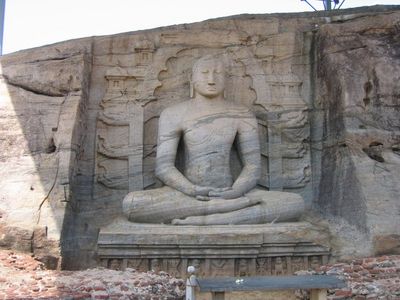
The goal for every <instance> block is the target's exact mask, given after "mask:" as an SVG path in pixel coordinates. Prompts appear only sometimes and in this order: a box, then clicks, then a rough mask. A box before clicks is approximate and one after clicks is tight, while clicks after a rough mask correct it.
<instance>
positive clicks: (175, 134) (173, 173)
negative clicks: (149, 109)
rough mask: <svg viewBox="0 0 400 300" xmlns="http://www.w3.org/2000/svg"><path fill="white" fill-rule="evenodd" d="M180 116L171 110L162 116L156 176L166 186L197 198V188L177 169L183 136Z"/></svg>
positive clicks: (165, 111) (159, 128)
mask: <svg viewBox="0 0 400 300" xmlns="http://www.w3.org/2000/svg"><path fill="white" fill-rule="evenodd" d="M180 115H182V114H180ZM180 115H179V114H178V113H177V112H175V111H174V110H171V109H166V110H164V111H163V112H162V113H161V115H160V120H159V126H158V143H157V159H156V175H157V177H158V178H159V179H160V180H161V181H162V182H164V184H166V185H168V186H170V187H172V188H174V189H176V190H178V191H181V192H182V193H185V194H187V195H190V196H196V186H195V185H194V184H193V183H191V182H190V181H189V180H188V179H187V178H186V177H185V176H183V174H182V173H181V172H179V171H178V169H177V168H176V167H175V158H176V153H177V150H178V144H179V139H180V138H181V135H182V128H181V125H180V123H181V122H180V121H179V120H180Z"/></svg>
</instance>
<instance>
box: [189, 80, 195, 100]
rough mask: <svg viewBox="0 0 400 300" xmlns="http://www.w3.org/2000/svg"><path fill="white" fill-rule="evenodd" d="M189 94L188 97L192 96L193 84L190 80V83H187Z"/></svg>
mask: <svg viewBox="0 0 400 300" xmlns="http://www.w3.org/2000/svg"><path fill="white" fill-rule="evenodd" d="M189 96H190V98H193V97H194V86H193V82H192V81H190V83H189Z"/></svg>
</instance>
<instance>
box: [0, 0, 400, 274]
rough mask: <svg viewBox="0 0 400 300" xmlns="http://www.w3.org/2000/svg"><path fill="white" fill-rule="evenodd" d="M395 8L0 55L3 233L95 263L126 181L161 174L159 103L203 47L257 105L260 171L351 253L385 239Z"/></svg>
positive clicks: (181, 29)
mask: <svg viewBox="0 0 400 300" xmlns="http://www.w3.org/2000/svg"><path fill="white" fill-rule="evenodd" d="M399 16H400V12H399V7H373V8H368V9H359V10H354V9H353V10H343V11H336V12H332V13H324V12H320V13H303V14H275V15H243V16H236V17H229V18H222V19H215V20H209V21H204V22H201V23H195V24H189V25H188V24H185V25H177V26H171V27H165V28H159V29H154V30H147V31H140V32H132V33H125V34H119V35H114V36H105V37H94V38H85V39H80V40H74V41H67V42H63V43H59V44H54V45H50V46H45V47H42V48H37V49H31V50H25V51H21V52H17V53H14V54H9V55H6V56H3V57H2V58H1V68H2V70H1V76H2V81H1V85H0V89H1V102H0V105H1V106H0V130H1V132H2V138H1V139H0V143H1V149H2V153H1V155H0V164H1V168H0V170H1V171H0V172H1V176H2V178H3V179H2V181H1V183H0V196H1V201H0V209H1V211H2V224H1V227H0V229H1V232H2V234H3V235H2V239H1V241H0V242H1V245H2V246H3V247H8V248H13V247H19V248H22V249H23V250H26V251H28V250H29V251H30V250H32V249H33V251H34V252H35V251H36V252H37V254H38V255H40V254H39V252H40V251H42V250H40V249H46V250H47V249H52V252H51V256H52V257H54V259H55V260H57V257H58V256H59V255H60V250H61V249H62V255H63V265H64V267H66V268H81V267H86V266H91V265H94V264H96V245H97V235H98V231H99V228H100V227H103V226H106V225H107V224H109V223H110V222H111V221H112V220H113V219H114V218H116V217H118V216H120V215H121V201H122V198H123V197H124V195H126V193H127V192H128V191H133V190H140V189H146V188H147V189H148V188H153V187H157V186H160V182H159V181H158V180H157V179H156V178H155V176H154V158H155V151H156V136H157V124H158V117H159V114H160V112H161V111H162V110H163V109H164V108H165V107H167V106H169V105H171V104H174V103H179V102H181V101H184V100H186V99H188V98H189V75H190V70H191V66H192V64H193V62H194V61H195V60H196V59H197V58H198V57H200V56H202V55H205V54H213V55H216V56H219V57H221V59H223V60H225V62H226V63H227V65H228V66H229V77H228V82H227V97H228V98H229V99H230V100H232V101H236V102H241V103H242V104H244V105H247V106H249V107H251V108H252V110H253V111H254V113H255V114H256V116H257V118H258V120H259V127H260V131H261V136H260V139H261V143H262V148H263V149H262V156H263V168H262V169H263V175H262V178H261V180H260V182H259V185H260V186H262V187H265V188H268V189H271V190H284V191H292V192H297V193H300V194H302V195H303V197H304V198H305V200H306V201H307V203H308V205H309V207H312V208H314V209H315V210H319V211H321V212H322V213H323V215H324V216H325V217H326V218H331V219H332V218H333V219H334V220H335V218H337V220H340V222H345V223H346V224H347V223H348V224H349V226H354V228H355V232H356V234H357V233H358V232H359V233H360V235H361V234H366V236H367V237H368V249H359V250H360V251H359V252H358V250H357V247H356V246H355V245H353V246H354V247H353V248H355V249H356V250H355V251H354V252H353V253H351V255H353V256H357V255H358V254H359V253H361V252H362V251H364V252H365V251H367V252H368V253H369V254H376V253H385V252H398V251H399V249H398V247H399V236H398V228H399V226H400V224H399V220H400V218H399V209H400V208H399V205H400V204H399V201H398V199H399V172H400V171H399V165H398V162H399V158H398V153H399V144H400V141H399V134H398V126H399V124H398V122H399V121H398V120H399V118H398V116H399V113H398V100H399V90H400V88H399V83H398V82H399V80H398V79H399V78H398V77H399V75H398V74H400V72H399V60H398V55H399V51H400V48H399V47H400V46H399V42H398V40H399V26H400V25H399V23H398V20H399ZM396 132H397V133H396ZM233 164H234V166H235V165H236V167H237V168H238V167H239V166H237V164H235V163H233ZM333 223H334V222H333ZM396 229H397V230H396ZM34 232H37V234H36V237H38V236H40V237H41V238H40V239H36V240H39V241H40V242H36V243H35V242H34V241H35V238H34V237H35V234H34ZM340 234H341V233H339V235H340ZM342 234H343V235H346V232H343V233H342ZM16 235H20V236H21V237H23V239H21V240H22V241H23V242H19V239H17V240H16V239H13V236H16ZM35 245H36V246H35ZM382 245H384V246H382ZM60 246H61V248H60ZM340 247H346V245H341V246H340ZM35 249H37V250H35ZM39 250H40V251H39ZM363 254H365V253H363ZM43 259H45V258H43ZM46 259H47V260H49V261H53V264H54V259H53V260H52V259H50V258H46ZM56 264H59V262H58V261H57V262H56Z"/></svg>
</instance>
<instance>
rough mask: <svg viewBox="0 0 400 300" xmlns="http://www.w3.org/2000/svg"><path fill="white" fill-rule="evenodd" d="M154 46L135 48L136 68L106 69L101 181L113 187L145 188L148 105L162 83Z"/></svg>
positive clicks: (99, 163)
mask: <svg viewBox="0 0 400 300" xmlns="http://www.w3.org/2000/svg"><path fill="white" fill-rule="evenodd" d="M153 52H154V46H153V44H152V42H150V41H147V40H143V41H141V42H139V43H138V44H137V46H136V47H135V65H136V66H135V67H134V68H126V69H124V68H121V67H115V68H111V69H109V70H108V71H107V72H106V75H105V79H106V81H107V90H106V93H105V95H104V97H103V100H102V102H101V107H102V109H103V110H102V111H101V112H100V114H99V117H98V126H97V129H98V130H97V132H98V133H97V153H98V155H97V158H96V159H97V172H96V173H97V181H98V182H99V183H101V184H102V185H104V186H106V187H107V188H110V189H124V190H128V191H138V190H143V189H144V188H145V182H144V170H143V158H144V146H143V143H144V124H145V119H144V118H145V116H144V109H145V106H146V105H147V104H148V103H149V102H151V101H153V100H155V98H154V96H153V93H154V90H155V88H156V86H157V85H158V82H156V81H155V80H151V79H149V78H148V77H151V78H153V77H155V76H153V75H154V74H151V73H152V72H153V69H152V67H151V66H150V65H151V63H152V61H153Z"/></svg>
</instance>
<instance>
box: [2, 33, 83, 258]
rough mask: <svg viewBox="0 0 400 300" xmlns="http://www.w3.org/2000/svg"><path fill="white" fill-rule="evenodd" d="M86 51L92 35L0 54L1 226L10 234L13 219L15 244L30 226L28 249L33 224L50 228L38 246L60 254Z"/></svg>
mask: <svg viewBox="0 0 400 300" xmlns="http://www.w3.org/2000/svg"><path fill="white" fill-rule="evenodd" d="M88 55H90V43H89V42H88V41H86V42H84V43H79V42H73V43H69V44H68V43H65V44H60V45H54V46H51V47H46V48H43V49H33V50H31V51H25V52H20V53H16V54H13V55H8V56H4V57H2V59H1V84H0V90H1V91H0V94H1V101H0V131H1V136H2V138H1V139H0V143H1V145H0V147H1V154H0V165H1V167H0V169H1V176H2V180H1V182H0V191H1V201H0V209H1V210H2V211H4V212H5V214H3V215H2V223H4V226H6V227H3V228H4V230H5V232H4V230H2V231H3V234H5V236H6V237H7V236H10V234H9V230H10V226H13V228H15V229H14V231H15V232H19V233H18V234H17V235H16V236H15V237H14V238H15V239H16V242H18V243H19V246H17V247H16V248H17V249H21V245H22V243H23V242H22V241H24V240H27V239H26V238H22V239H19V238H18V237H21V236H20V233H21V232H28V233H29V234H28V235H30V239H29V240H27V243H28V244H30V246H29V247H28V246H27V245H26V246H22V248H23V250H26V251H32V249H35V246H33V244H32V243H34V241H35V240H37V239H36V237H34V229H35V228H36V227H37V226H39V227H42V228H46V229H45V230H46V241H47V242H48V243H47V242H46V243H47V245H46V246H40V247H41V248H44V249H43V251H45V252H48V253H49V255H53V254H54V255H56V256H55V259H56V260H58V259H59V255H60V254H59V252H60V249H59V241H60V234H61V231H62V227H63V222H64V215H65V207H66V204H67V202H68V201H69V200H70V199H69V194H70V184H71V181H72V180H73V174H74V173H75V172H76V171H77V168H76V167H77V166H76V165H75V162H76V160H77V156H78V155H79V151H80V146H81V144H82V140H81V136H82V134H84V132H83V131H82V128H83V126H82V124H83V123H82V122H83V121H84V118H83V113H84V106H85V102H86V100H87V98H86V97H87V92H88V90H87V80H88V74H89V73H88V71H89V69H90V65H89V64H88V63H89V56H88ZM6 228H8V229H6ZM18 228H19V229H18ZM25 235H26V234H25V233H24V236H25ZM6 239H7V238H6ZM50 240H52V241H53V242H50ZM3 241H4V239H3ZM42 241H43V242H44V237H43V239H42ZM6 244H7V242H6ZM3 246H4V247H9V245H3ZM21 250H22V249H21ZM34 251H35V250H34Z"/></svg>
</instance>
